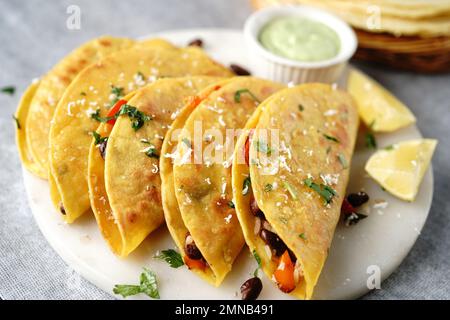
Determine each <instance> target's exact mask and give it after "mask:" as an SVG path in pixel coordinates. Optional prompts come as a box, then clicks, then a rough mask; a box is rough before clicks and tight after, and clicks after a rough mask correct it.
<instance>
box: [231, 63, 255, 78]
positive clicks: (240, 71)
mask: <svg viewBox="0 0 450 320" xmlns="http://www.w3.org/2000/svg"><path fill="white" fill-rule="evenodd" d="M230 69H231V70H232V71H233V72H234V73H235V74H236V75H237V76H249V75H251V73H250V71H248V70H247V69H244V68H242V67H241V66H238V65H237V64H234V63H232V64H230Z"/></svg>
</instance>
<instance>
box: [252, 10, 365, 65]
mask: <svg viewBox="0 0 450 320" xmlns="http://www.w3.org/2000/svg"><path fill="white" fill-rule="evenodd" d="M282 16H300V17H305V18H309V19H311V20H314V21H318V22H321V23H323V24H325V25H327V26H328V27H330V28H332V29H333V30H334V31H335V32H336V33H337V35H338V37H339V40H340V42H341V43H340V49H339V52H338V54H337V55H336V56H334V57H333V58H331V59H327V60H323V61H310V62H308V61H298V60H292V59H289V58H284V57H282V56H279V55H276V54H274V53H272V52H270V51H268V50H267V49H266V48H264V47H263V46H262V45H261V43H260V42H259V40H258V36H259V32H260V30H261V28H262V27H263V26H264V25H265V24H266V23H268V22H269V21H270V20H272V19H274V18H275V17H282ZM244 37H245V41H246V42H247V44H249V45H250V48H252V49H253V51H256V53H257V54H259V55H262V56H263V57H265V58H266V59H267V60H271V61H273V62H276V63H279V64H283V65H287V66H291V67H298V68H307V69H314V68H325V67H329V66H332V65H336V64H339V63H343V62H346V61H348V60H349V59H350V58H351V57H352V56H353V54H354V53H355V51H356V48H357V45H358V40H357V38H356V34H355V32H354V31H353V29H352V28H351V27H350V26H349V25H348V24H347V23H346V22H345V21H344V20H342V19H341V18H339V17H337V16H335V15H333V14H331V13H329V12H327V11H324V10H321V9H318V8H315V7H311V6H306V5H281V6H275V7H268V8H265V9H262V10H258V11H256V12H254V13H253V14H251V15H250V16H249V17H248V18H247V20H246V22H245V25H244Z"/></svg>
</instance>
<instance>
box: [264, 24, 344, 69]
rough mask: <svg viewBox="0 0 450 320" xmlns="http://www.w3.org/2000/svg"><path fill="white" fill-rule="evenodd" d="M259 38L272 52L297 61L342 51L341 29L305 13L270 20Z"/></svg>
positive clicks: (330, 56)
mask: <svg viewBox="0 0 450 320" xmlns="http://www.w3.org/2000/svg"><path fill="white" fill-rule="evenodd" d="M259 41H260V42H261V44H262V45H263V47H264V48H266V49H267V50H269V51H270V52H272V53H274V54H276V55H279V56H282V57H285V58H289V59H292V60H297V61H305V62H312V61H323V60H328V59H331V58H333V57H335V56H336V55H337V54H338V53H339V49H340V40H339V36H338V35H337V33H336V32H335V31H334V30H332V29H331V28H330V27H328V26H326V25H325V24H323V23H321V22H317V21H314V20H310V19H307V18H302V17H279V18H275V19H273V20H271V21H270V22H268V23H267V24H266V25H265V26H264V27H263V28H262V29H261V31H260V33H259Z"/></svg>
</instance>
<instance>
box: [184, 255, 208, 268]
mask: <svg viewBox="0 0 450 320" xmlns="http://www.w3.org/2000/svg"><path fill="white" fill-rule="evenodd" d="M184 263H185V264H186V265H187V267H188V268H189V269H200V270H205V268H206V264H205V262H204V261H203V260H202V259H200V260H194V259H191V258H189V257H188V256H184Z"/></svg>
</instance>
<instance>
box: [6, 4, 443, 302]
mask: <svg viewBox="0 0 450 320" xmlns="http://www.w3.org/2000/svg"><path fill="white" fill-rule="evenodd" d="M72 4H75V5H78V6H79V7H80V8H81V14H82V15H81V17H82V18H81V30H72V31H70V30H68V29H67V28H66V19H67V16H68V15H67V13H66V10H67V7H68V6H69V5H72ZM0 8H1V10H0V43H1V47H0V65H1V72H0V86H6V85H15V86H16V87H17V92H16V94H15V95H14V96H12V97H10V96H7V95H3V94H2V95H0V110H1V112H0V297H1V298H2V299H110V298H111V297H110V296H109V295H108V294H106V293H104V292H102V291H100V290H99V289H97V288H96V287H95V286H93V285H92V284H90V283H89V282H87V281H85V280H83V279H79V277H78V276H77V275H76V274H75V273H74V272H73V271H72V270H71V269H70V268H68V266H67V265H66V264H65V262H63V261H62V260H61V258H59V256H58V255H57V254H56V253H55V252H54V251H53V249H52V248H51V247H50V246H49V245H48V244H47V242H46V240H45V239H44V237H43V236H42V234H41V232H40V231H39V229H38V227H37V225H36V223H35V221H34V219H33V217H32V214H31V212H30V208H29V207H28V204H27V200H26V195H25V190H24V185H23V180H22V174H21V166H20V162H19V158H18V155H17V151H16V147H15V143H14V125H13V121H12V119H11V115H12V113H13V112H14V110H15V108H16V105H17V103H18V101H19V98H20V95H21V93H22V92H23V90H24V89H25V87H26V86H27V84H28V83H29V82H30V79H32V78H35V77H39V76H40V75H42V74H43V73H45V72H46V71H47V70H49V69H50V68H51V67H52V66H53V64H54V63H55V62H57V61H58V60H59V59H60V58H61V57H63V56H64V55H65V54H66V53H67V52H68V51H69V50H71V49H73V48H75V47H77V46H78V45H79V44H80V43H82V42H84V41H86V40H88V39H91V38H93V37H96V36H99V35H103V34H111V35H117V36H129V37H139V36H142V35H145V34H148V33H151V32H155V31H161V30H169V29H184V28H199V27H221V28H238V29H240V28H241V27H242V25H243V22H244V20H245V18H246V17H247V15H248V14H249V13H250V12H251V8H250V6H249V4H248V1H247V0H223V1H211V0H201V1H200V0H191V1H187V0H158V1H156V0H142V1H122V0H110V1H107V0H102V1H88V0H70V1H49V0H45V1H44V0H27V1H25V0H18V1H11V0H0ZM360 67H361V68H363V69H364V70H365V71H366V72H368V73H369V74H370V75H372V76H373V77H375V78H376V79H378V80H379V81H380V82H381V83H383V84H384V85H385V86H386V87H387V88H389V89H390V90H391V91H393V92H394V93H395V94H396V95H397V96H398V97H399V98H400V99H401V100H403V101H404V102H405V103H406V104H407V105H408V106H409V107H410V108H411V109H412V110H413V112H414V114H415V115H416V116H417V118H418V126H419V128H420V130H421V131H422V133H423V134H424V136H426V137H430V138H436V139H439V145H438V148H437V151H436V153H435V156H434V159H433V166H434V174H435V176H434V177H435V193H434V200H433V206H432V208H431V212H430V216H429V219H428V221H427V223H426V225H425V228H424V230H423V232H422V234H421V236H420V237H419V239H418V241H417V242H416V244H415V246H414V248H413V249H412V251H411V252H410V254H409V255H408V257H407V258H406V259H405V260H404V262H403V263H402V265H401V266H400V268H399V269H398V270H397V271H396V272H395V273H394V274H393V275H392V276H391V277H389V278H388V279H387V280H386V281H385V282H383V284H382V289H381V290H376V291H374V292H371V293H370V294H368V295H366V296H365V297H364V298H365V299H417V298H420V299H449V298H450V250H449V246H450V232H449V230H450V206H449V205H448V203H447V201H448V199H449V196H450V185H449V181H450V180H449V178H450V160H449V159H450V130H449V126H450V75H436V76H427V75H415V74H411V73H406V72H398V71H391V70H386V69H383V68H380V67H368V66H365V65H360ZM74 283H75V284H77V285H74Z"/></svg>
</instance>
